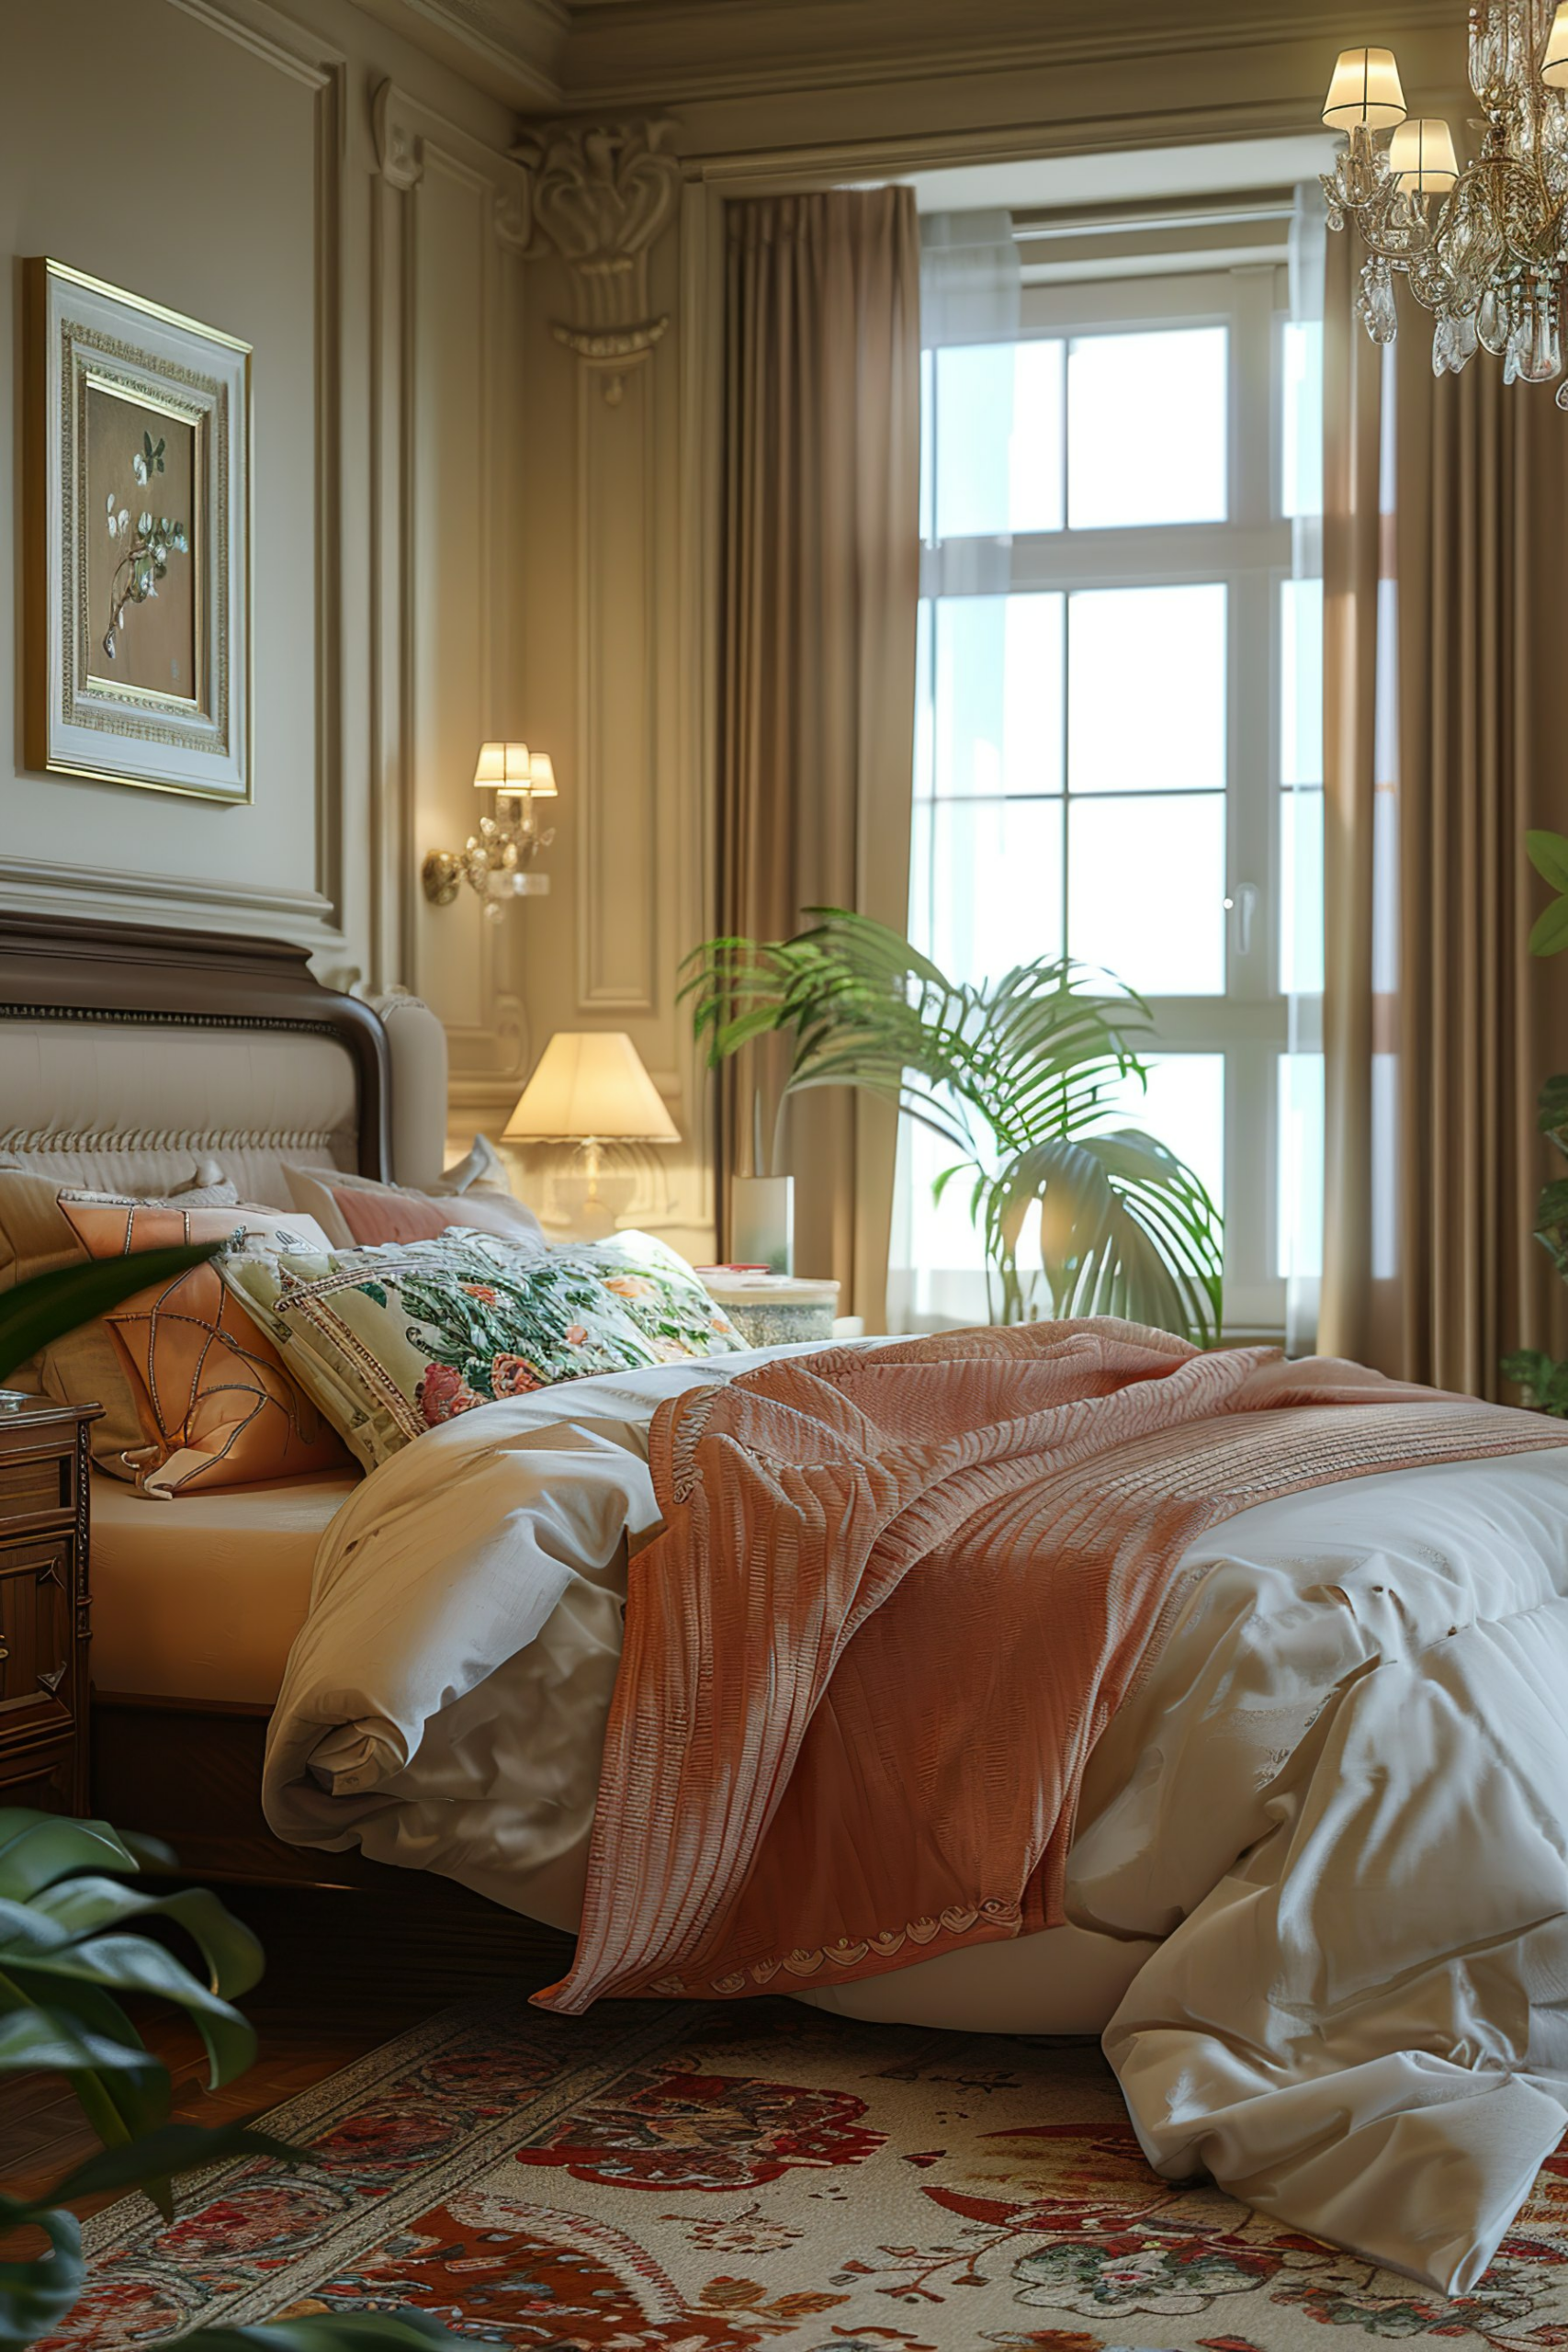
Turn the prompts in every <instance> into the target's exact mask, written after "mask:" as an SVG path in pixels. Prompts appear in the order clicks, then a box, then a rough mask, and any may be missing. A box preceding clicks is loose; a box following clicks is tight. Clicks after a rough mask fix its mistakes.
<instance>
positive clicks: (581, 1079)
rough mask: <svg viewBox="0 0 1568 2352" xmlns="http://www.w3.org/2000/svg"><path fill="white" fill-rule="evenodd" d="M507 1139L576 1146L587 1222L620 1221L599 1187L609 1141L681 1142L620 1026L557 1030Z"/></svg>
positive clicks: (519, 1103) (522, 1097) (515, 1113)
mask: <svg viewBox="0 0 1568 2352" xmlns="http://www.w3.org/2000/svg"><path fill="white" fill-rule="evenodd" d="M502 1133H503V1136H504V1139H505V1141H507V1142H508V1143H575V1144H576V1145H577V1146H578V1148H579V1156H580V1157H581V1161H582V1172H583V1175H584V1177H585V1178H586V1180H587V1190H586V1192H585V1193H584V1194H583V1199H582V1211H581V1214H582V1219H583V1221H584V1223H585V1224H588V1223H592V1224H594V1225H602V1226H604V1227H605V1229H606V1230H608V1229H609V1227H610V1226H612V1225H613V1224H614V1216H613V1214H612V1213H611V1211H610V1209H609V1206H608V1204H607V1203H606V1202H605V1201H604V1198H603V1197H602V1195H601V1193H600V1190H599V1179H600V1176H601V1173H602V1172H603V1166H604V1146H605V1145H606V1144H608V1143H679V1142H680V1140H681V1131H680V1129H679V1128H678V1127H677V1126H676V1125H675V1122H674V1120H673V1119H671V1116H670V1114H669V1112H668V1111H667V1110H666V1109H665V1107H664V1103H663V1101H662V1099H661V1097H660V1092H659V1089H658V1088H657V1087H656V1086H655V1085H654V1083H653V1080H651V1079H650V1078H649V1074H648V1072H647V1070H646V1069H644V1068H643V1064H642V1057H641V1056H640V1055H639V1054H638V1052H637V1047H636V1046H634V1045H633V1043H632V1041H631V1039H630V1038H629V1037H628V1036H627V1035H626V1034H625V1032H624V1031H622V1030H619V1029H587V1030H580V1029H558V1030H557V1031H556V1034H555V1035H554V1036H553V1037H552V1038H551V1039H550V1042H549V1044H548V1045H547V1046H546V1047H545V1050H544V1052H543V1053H542V1054H541V1055H540V1056H539V1059H538V1062H537V1064H536V1068H535V1070H534V1075H533V1077H532V1078H531V1079H530V1080H528V1083H527V1085H526V1086H525V1088H524V1089H523V1091H522V1093H521V1095H519V1097H518V1100H517V1108H516V1109H515V1110H514V1111H513V1114H512V1116H511V1118H510V1119H509V1120H508V1121H507V1123H506V1125H505V1128H504V1129H503V1131H502Z"/></svg>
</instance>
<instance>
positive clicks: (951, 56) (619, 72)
mask: <svg viewBox="0 0 1568 2352" xmlns="http://www.w3.org/2000/svg"><path fill="white" fill-rule="evenodd" d="M1360 13H1362V12H1359V11H1358V8H1357V7H1356V6H1354V5H1350V6H1346V5H1344V0H1337V5H1330V4H1329V0H1316V5H1306V6H1291V7H1282V6H1280V5H1279V0H1272V5H1270V0H1204V5H1203V6H1202V7H1201V10H1197V9H1194V10H1192V11H1188V10H1186V9H1181V10H1178V9H1174V8H1172V6H1170V0H1122V5H1121V6H1119V7H1118V8H1117V9H1116V10H1115V11H1114V12H1111V11H1110V10H1108V9H1107V8H1106V7H1105V6H1104V0H1053V5H1052V6H1049V7H1043V6H1041V4H1040V0H972V5H971V6H968V7H967V8H965V9H964V11H963V12H961V13H960V12H958V11H955V10H954V9H953V6H952V0H573V4H572V6H571V9H570V31H569V33H568V36H567V39H566V41H565V44H564V48H563V50H562V51H561V54H560V59H559V73H560V79H561V84H562V96H563V101H564V103H565V105H566V106H567V107H569V108H570V109H572V110H576V109H579V108H589V107H610V108H614V107H626V106H637V107H648V106H649V105H659V106H669V105H674V104H678V103H680V102H681V101H682V100H686V101H694V100H699V99H722V98H756V97H765V96H794V95H796V94H806V93H809V92H813V91H822V90H829V89H849V88H856V87H870V86H879V87H884V88H886V86H888V85H895V84H901V85H910V84H919V83H921V82H928V81H942V82H948V81H951V80H953V78H954V77H960V78H974V77H979V76H984V75H994V74H1030V73H1039V72H1044V71H1049V70H1051V69H1053V68H1061V67H1063V66H1068V65H1083V64H1096V63H1106V64H1111V63H1115V62H1120V61H1124V62H1127V63H1128V64H1129V65H1131V64H1134V63H1137V62H1147V61H1148V60H1149V59H1150V58H1156V57H1160V56H1172V55H1190V54H1192V53H1193V52H1195V51H1214V52H1220V53H1223V52H1224V51H1227V50H1231V49H1234V48H1247V49H1256V48H1259V47H1274V46H1278V45H1280V44H1282V43H1300V42H1302V41H1310V40H1319V39H1321V40H1323V42H1324V43H1325V47H1327V46H1329V45H1330V44H1332V45H1333V46H1334V48H1336V49H1337V48H1339V47H1341V46H1344V45H1345V44H1346V43H1348V42H1350V41H1353V40H1357V39H1359V38H1364V37H1365V28H1364V25H1362V24H1361V23H1360ZM1443 26H1448V27H1450V28H1452V30H1453V33H1454V38H1455V40H1456V42H1458V41H1460V40H1461V38H1462V35H1463V31H1464V21H1463V8H1462V6H1461V0H1382V6H1381V9H1380V13H1379V17H1378V32H1379V38H1380V39H1384V38H1387V37H1388V36H1389V35H1391V34H1397V33H1399V32H1400V31H1402V30H1414V29H1421V30H1427V29H1430V28H1439V27H1443Z"/></svg>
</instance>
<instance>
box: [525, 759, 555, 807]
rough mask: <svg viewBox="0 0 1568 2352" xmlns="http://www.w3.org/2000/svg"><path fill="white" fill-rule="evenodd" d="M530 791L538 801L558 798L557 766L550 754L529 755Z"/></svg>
mask: <svg viewBox="0 0 1568 2352" xmlns="http://www.w3.org/2000/svg"><path fill="white" fill-rule="evenodd" d="M528 789H529V791H530V792H531V793H532V794H533V795H534V797H535V798H536V800H553V799H554V798H555V797H556V764H555V762H554V761H553V760H552V759H551V757H550V755H549V753H548V752H530V753H529V755H528Z"/></svg>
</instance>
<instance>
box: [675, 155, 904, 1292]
mask: <svg viewBox="0 0 1568 2352" xmlns="http://www.w3.org/2000/svg"><path fill="white" fill-rule="evenodd" d="M727 215H728V218H727V256H726V259H727V288H726V295H727V307H726V353H725V360H726V376H725V435H726V446H725V451H724V511H723V535H724V537H723V589H724V594H723V642H722V647H721V657H720V711H719V739H718V740H719V775H718V854H719V927H720V930H721V931H723V932H725V933H730V934H742V935H746V936H749V937H753V938H765V939H778V938H784V937H786V936H788V934H789V933H792V932H795V931H797V930H799V929H800V928H801V916H802V910H803V909H804V908H806V907H809V906H839V907H851V908H854V909H857V910H859V911H861V912H862V913H864V914H868V915H874V916H875V917H876V918H877V919H878V920H879V921H881V922H886V923H890V924H892V925H893V926H894V927H895V928H896V929H897V930H899V931H902V930H903V929H904V928H905V926H906V923H907V922H908V888H909V883H908V869H909V818H910V788H911V787H910V775H911V770H912V765H913V758H914V707H915V629H916V613H917V602H918V597H919V443H920V391H919V357H920V352H919V228H918V224H917V220H916V214H915V199H914V196H913V193H912V191H911V190H910V189H908V188H902V187H890V188H874V189H868V190H853V191H850V190H831V191H828V192H826V193H822V194H815V195H798V196H780V197H768V198H758V199H751V200H747V201H743V202H736V203H732V204H730V205H729V206H728V208H727ZM783 1071H784V1061H783V1057H782V1055H781V1054H779V1053H778V1052H777V1051H776V1050H774V1051H772V1052H770V1051H769V1050H768V1049H767V1048H760V1049H759V1048H750V1049H748V1050H747V1051H745V1052H744V1053H742V1054H741V1055H740V1056H739V1057H737V1059H736V1060H735V1061H734V1062H732V1063H730V1064H729V1065H728V1066H727V1068H726V1069H725V1071H724V1073H723V1077H722V1080H721V1084H720V1088H719V1176H720V1199H721V1201H725V1200H727V1196H728V1180H729V1178H730V1177H731V1176H732V1175H735V1174H745V1173H750V1172H766V1171H758V1170H754V1169H753V1164H752V1158H753V1155H752V1134H753V1104H754V1100H755V1097H756V1094H757V1092H758V1091H759V1090H761V1095H762V1099H763V1103H764V1108H765V1114H766V1115H765V1117H764V1118H763V1120H762V1122H761V1125H762V1127H763V1131H764V1135H766V1134H767V1133H768V1132H769V1131H771V1127H772V1122H773V1102H774V1099H775V1098H776V1091H777V1088H778V1085H779V1083H780V1080H781V1078H782V1075H783ZM787 1138H788V1139H787V1147H786V1152H785V1157H784V1161H783V1163H782V1170H781V1172H784V1171H787V1172H790V1173H793V1175H794V1177H795V1266H796V1269H797V1270H798V1271H799V1272H802V1273H807V1274H833V1275H836V1276H837V1277H838V1279H839V1282H840V1286H841V1287H840V1301H839V1304H840V1311H842V1312H852V1313H854V1314H858V1315H863V1316H864V1317H866V1320H867V1324H868V1327H869V1328H870V1329H874V1330H875V1329H883V1328H884V1322H883V1317H884V1293H885V1289H886V1273H887V1248H888V1229H889V1221H890V1216H891V1209H892V1193H893V1167H894V1153H895V1145H896V1138H897V1120H896V1116H895V1114H894V1113H893V1112H892V1110H891V1109H890V1108H889V1107H888V1106H886V1105H885V1104H882V1103H876V1102H874V1101H871V1100H869V1099H868V1098H865V1097H863V1096H860V1095H853V1094H849V1093H845V1092H842V1091H838V1090H833V1091H825V1092H821V1093H812V1094H807V1095H805V1096H803V1097H800V1098H798V1099H797V1100H796V1101H795V1103H792V1104H791V1106H790V1109H789V1112H788V1114H787ZM725 1223H726V1226H728V1216H726V1219H725Z"/></svg>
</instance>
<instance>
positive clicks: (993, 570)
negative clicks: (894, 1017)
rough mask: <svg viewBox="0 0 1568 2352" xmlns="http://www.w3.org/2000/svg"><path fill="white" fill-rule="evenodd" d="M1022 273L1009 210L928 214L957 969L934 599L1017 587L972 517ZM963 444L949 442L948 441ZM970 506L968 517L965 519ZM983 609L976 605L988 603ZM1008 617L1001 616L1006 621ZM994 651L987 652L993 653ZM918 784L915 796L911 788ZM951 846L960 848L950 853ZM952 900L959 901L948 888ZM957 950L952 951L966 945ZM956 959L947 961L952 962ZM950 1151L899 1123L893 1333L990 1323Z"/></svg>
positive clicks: (1001, 483) (919, 690) (930, 540)
mask: <svg viewBox="0 0 1568 2352" xmlns="http://www.w3.org/2000/svg"><path fill="white" fill-rule="evenodd" d="M1022 291H1023V271H1022V266H1021V261H1020V257H1019V250H1018V242H1017V239H1016V238H1015V237H1014V235H1013V229H1012V217H1011V215H1010V213H1008V212H1005V211H998V210H991V211H979V212H943V213H929V214H927V215H926V216H925V217H924V218H923V219H922V220H921V221H920V345H921V350H920V389H921V413H922V435H921V457H922V462H921V479H920V613H919V651H918V657H917V687H916V698H915V707H916V711H917V728H916V740H915V763H914V765H915V773H914V777H913V785H912V789H913V797H914V840H913V859H912V875H911V888H910V891H909V905H908V930H909V936H910V938H911V939H912V940H913V942H914V944H915V945H916V946H917V947H919V948H920V949H922V950H923V951H924V952H925V953H927V954H930V955H931V956H934V957H935V958H936V959H937V961H939V962H942V963H943V966H944V968H950V967H952V966H953V964H954V963H955V962H959V961H962V962H963V963H964V968H963V969H959V970H953V971H952V972H951V977H953V978H955V979H968V978H975V977H976V976H977V971H976V969H971V968H969V967H970V966H971V965H973V964H974V963H975V959H976V955H977V954H978V955H980V956H982V960H983V944H982V943H978V942H974V941H959V940H956V939H950V938H948V937H946V936H944V935H943V934H944V931H945V928H946V926H945V925H944V923H943V922H942V913H941V910H940V909H939V906H938V901H937V893H938V891H939V890H940V889H941V888H942V884H943V881H944V878H945V879H951V876H950V875H949V874H948V872H947V866H946V864H945V861H944V854H943V852H942V850H940V849H939V847H938V844H937V842H936V841H935V838H934V825H935V813H934V809H933V806H932V803H931V775H932V770H933V766H934V763H935V761H936V760H937V758H938V757H939V755H940V754H939V751H938V746H937V745H936V743H935V742H934V741H933V739H932V725H933V712H934V708H935V703H936V696H935V693H934V669H935V664H936V662H938V660H939V659H940V658H942V652H941V650H940V649H939V644H938V632H937V629H936V628H935V625H934V617H933V616H934V610H935V600H936V599H937V598H939V597H940V596H942V594H944V593H946V594H960V593H962V594H966V595H971V596H984V597H993V596H994V597H997V598H1002V597H1005V596H1006V594H1007V593H1008V591H1009V589H1010V587H1011V585H1012V542H1011V540H1010V537H1006V536H1005V535H998V536H992V537H987V538H983V539H976V537H974V536H972V535H973V532H974V528H975V526H974V523H973V521H972V520H971V516H972V515H976V514H978V515H987V516H994V515H997V514H998V513H1006V512H1007V511H1008V508H1009V504H1010V494H1009V481H1010V471H1011V469H1012V467H1013V465H1014V463H1015V456H1016V453H1015V449H1014V441H1013V421H1014V419H1013V409H1014V400H1015V391H1016V382H1017V379H1016V370H1015V362H1014V356H1013V346H1014V345H1016V344H1017V342H1018V338H1019V334H1020V326H1021V301H1022ZM944 404H945V406H946V408H947V409H949V410H951V411H953V412H955V413H958V414H960V415H962V416H967V415H969V414H972V415H973V417H974V421H975V429H974V430H973V431H972V432H969V433H967V434H965V435H964V436H963V438H962V442H961V447H962V449H963V454H964V463H963V467H962V469H955V468H953V467H952V466H949V467H948V468H946V469H944V476H943V483H942V497H941V498H940V499H939V497H938V495H937V488H936V481H935V464H934V452H935V448H936V440H937V420H938V416H939V413H941V412H942V410H943V407H944ZM950 445H951V436H950ZM961 510H962V511H961ZM976 609H978V608H976ZM1003 610H1004V608H1003V607H1001V606H1000V605H997V606H994V607H992V608H991V611H992V613H993V614H994V615H999V614H1001V612H1002V611H1003ZM983 635H984V636H985V638H986V639H987V642H986V643H984V644H978V645H971V646H970V647H969V648H968V649H967V650H968V652H969V654H970V656H971V658H970V659H969V660H968V661H967V662H966V663H965V675H964V720H965V723H966V725H967V726H968V727H969V728H970V729H972V730H973V731H974V732H975V733H976V736H978V737H982V738H984V739H986V740H987V741H991V742H994V743H997V744H1000V743H1001V742H1002V741H1003V740H1004V734H1005V729H1006V723H1007V711H1006V695H1007V678H1006V645H1005V623H1002V624H1000V625H999V626H993V627H991V628H988V629H987V630H985V631H984V632H983ZM987 656H988V657H989V658H987ZM910 788H911V787H910V784H909V782H908V780H907V781H906V791H908V790H909V789H910ZM948 854H952V853H951V851H950V852H949V853H948ZM949 895H953V894H949ZM955 949H956V950H957V954H956V955H955V954H954V952H953V951H954V950H955ZM944 959H945V960H944ZM951 1157H952V1154H951V1152H944V1151H943V1150H942V1147H941V1146H939V1145H938V1144H937V1143H936V1141H935V1138H934V1137H931V1136H929V1135H927V1133H926V1132H925V1131H924V1130H923V1129H920V1128H919V1127H917V1126H915V1125H912V1124H911V1123H910V1122H909V1121H908V1120H905V1121H903V1122H902V1123H901V1127H900V1133H899V1139H898V1161H897V1183H896V1186H895V1193H894V1216H893V1226H892V1255H891V1264H890V1267H889V1272H888V1290H887V1312H888V1329H890V1330H895V1331H906V1330H909V1331H912V1330H924V1329H931V1328H932V1327H933V1326H940V1325H942V1324H944V1323H983V1322H984V1321H985V1320H986V1319H987V1313H988V1303H987V1288H986V1276H985V1266H984V1256H983V1253H982V1251H981V1249H980V1245H979V1242H978V1239H977V1238H976V1233H975V1229H974V1227H973V1225H972V1223H971V1222H970V1219H969V1217H968V1215H967V1212H966V1209H965V1207H964V1195H963V1188H962V1186H960V1185H955V1186H953V1188H952V1190H951V1191H950V1192H949V1193H948V1195H947V1196H946V1199H945V1201H944V1203H943V1204H942V1207H940V1208H938V1207H937V1206H935V1205H934V1204H933V1203H932V1200H931V1181H932V1179H933V1177H934V1176H936V1175H937V1174H939V1173H940V1172H941V1170H942V1167H943V1166H944V1165H945V1163H946V1161H947V1159H951Z"/></svg>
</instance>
